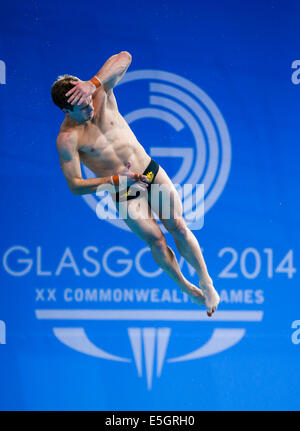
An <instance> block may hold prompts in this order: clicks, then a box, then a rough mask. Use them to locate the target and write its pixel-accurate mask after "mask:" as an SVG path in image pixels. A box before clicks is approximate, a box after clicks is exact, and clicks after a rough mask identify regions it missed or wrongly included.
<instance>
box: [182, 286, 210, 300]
mask: <svg viewBox="0 0 300 431" xmlns="http://www.w3.org/2000/svg"><path fill="white" fill-rule="evenodd" d="M186 287H187V290H185V292H186V293H187V294H188V295H189V297H190V298H191V300H192V301H193V302H195V304H197V305H205V296H204V293H203V291H202V290H201V289H199V288H198V287H196V286H194V284H192V283H189V284H188V286H186Z"/></svg>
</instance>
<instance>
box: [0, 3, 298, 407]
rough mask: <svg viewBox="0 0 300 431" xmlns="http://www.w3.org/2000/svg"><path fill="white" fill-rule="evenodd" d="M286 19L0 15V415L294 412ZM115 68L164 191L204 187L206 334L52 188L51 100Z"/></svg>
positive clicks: (74, 199) (167, 286)
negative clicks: (167, 184)
mask: <svg viewBox="0 0 300 431" xmlns="http://www.w3.org/2000/svg"><path fill="white" fill-rule="evenodd" d="M299 12H300V10H299V3H298V2H295V1H289V2H284V1H281V0H273V1H267V0H265V1H259V2H258V1H256V2H255V1H254V2H253V1H252V2H239V1H233V0H230V1H227V2H223V1H221V0H219V1H217V0H212V1H210V2H204V1H201V2H197V3H196V2H192V1H185V2H179V1H164V0H163V1H162V0H160V1H157V0H152V1H151V2H148V1H145V2H138V1H129V2H119V1H117V2H113V3H110V2H102V3H99V2H94V1H92V2H89V4H86V3H84V2H80V1H78V0H73V1H61V2H50V1H27V2H22V1H11V2H10V3H8V2H7V3H6V4H2V6H1V16H0V34H1V38H0V60H1V63H0V67H1V73H0V81H1V85H0V139H1V149H0V151H1V152H0V154H1V171H0V176H1V208H2V210H1V249H0V252H1V269H0V270H1V279H0V280H1V290H0V320H1V321H2V322H4V323H2V324H1V325H0V329H1V335H0V342H1V343H2V344H0V409H2V410H13V409H17V410H51V409H55V410H66V409H68V410H113V409H115V410H228V409H237V410H249V409H255V410H261V409H268V410H274V409H282V410H288V409H292V410H297V409H299V406H300V400H299V397H300V389H299V378H300V371H299V354H300V345H298V344H297V342H298V338H297V333H296V332H295V331H297V326H298V323H300V322H298V323H297V322H296V323H294V329H293V328H292V322H294V321H296V320H297V319H300V310H299V299H300V295H299V272H297V267H298V256H299V245H300V244H299V225H298V220H299V203H298V198H299V179H298V160H299V142H298V136H299V106H300V105H299V91H300V86H299V85H297V83H298V74H297V68H298V67H299V65H298V63H294V64H293V62H295V60H297V59H299V58H300V54H299V36H300V30H299V16H300V15H299ZM122 50H127V51H129V52H130V53H131V54H132V58H133V60H132V64H131V66H130V69H129V70H128V76H127V78H126V77H125V79H124V81H123V82H122V83H121V84H120V85H119V86H118V87H117V88H116V89H115V95H116V97H117V100H118V104H119V109H120V112H121V113H122V114H123V115H124V116H126V115H127V117H126V118H127V120H128V121H129V122H131V127H132V129H133V131H134V132H135V133H136V135H137V137H138V139H139V141H140V142H141V143H142V144H143V145H144V146H145V148H146V149H147V151H149V152H150V153H151V154H152V155H155V156H156V157H155V158H156V159H157V161H158V162H159V163H161V164H162V166H163V167H164V168H165V169H166V170H167V172H168V173H169V175H170V176H171V177H173V178H174V176H176V174H178V172H179V171H180V169H182V166H183V162H185V163H186V165H185V166H187V168H186V171H185V175H186V176H188V175H189V173H190V172H191V171H193V172H194V173H195V175H196V177H197V178H196V177H195V178H196V180H197V181H198V182H199V181H200V182H202V181H203V182H204V186H205V187H206V202H205V209H206V214H205V223H204V227H203V228H202V229H201V230H198V231H195V235H196V236H197V238H198V240H199V243H200V245H201V247H202V248H203V252H204V256H205V259H206V262H207V265H208V268H209V271H210V273H211V275H212V277H213V279H214V281H215V286H216V288H217V289H218V291H219V293H220V295H221V304H220V307H219V310H220V311H218V312H217V313H216V315H215V317H214V318H213V319H211V320H208V319H207V318H206V317H205V313H204V311H203V310H200V311H199V308H198V307H197V306H196V305H195V304H193V303H192V302H191V301H190V300H188V299H187V298H186V297H185V296H184V295H183V294H182V293H181V291H180V290H179V289H178V288H177V286H176V285H174V283H173V282H172V281H171V280H169V279H168V277H167V276H166V275H165V274H162V273H161V272H160V271H157V267H156V265H155V263H154V262H153V260H152V258H151V255H150V254H149V253H148V251H147V249H146V248H145V244H144V243H142V242H141V241H140V240H138V239H137V238H136V237H134V235H133V234H132V233H130V232H128V231H126V230H124V229H123V228H122V226H119V225H115V224H112V223H111V222H108V221H103V220H99V219H98V217H97V216H96V214H95V205H96V203H97V200H96V197H95V196H94V197H91V198H89V200H84V199H83V198H82V197H80V196H75V195H72V194H71V193H70V191H69V190H68V188H67V185H66V183H65V180H64V178H63V175H62V173H61V171H60V167H59V164H58V157H57V152H56V147H55V140H56V136H57V133H58V130H59V126H60V124H61V122H62V120H63V114H62V112H61V111H59V109H57V108H56V107H55V106H54V105H53V104H52V101H51V99H50V88H51V84H52V82H53V81H54V80H55V79H56V77H57V75H60V74H64V73H71V74H74V75H77V76H79V77H80V78H81V79H84V80H86V79H89V78H91V77H92V76H93V75H94V74H95V73H96V72H97V71H98V70H99V69H100V67H101V66H102V64H103V63H104V62H105V60H106V59H107V58H108V57H110V56H111V55H113V54H115V53H118V52H120V51H122ZM292 65H293V67H292ZM132 72H136V73H135V74H134V73H132ZM162 72H164V73H162ZM126 79H127V80H126ZM176 128H177V129H176ZM163 148H165V150H163ZM166 149H167V150H166ZM168 149H169V150H168ZM164 151H165V152H164ZM188 155H192V157H189V156H188ZM197 157H198V158H197ZM197 173H198V176H197ZM84 174H85V175H88V173H87V172H84ZM180 175H181V176H180V178H181V179H182V178H183V177H184V175H183V171H182V170H181V174H180ZM205 175H206V177H205ZM167 239H168V241H169V242H170V244H172V245H173V246H174V243H173V241H172V240H171V238H170V236H169V234H167ZM177 255H178V254H177ZM181 265H182V268H183V272H184V274H185V275H186V276H187V277H188V278H189V279H190V280H191V281H193V282H195V283H196V282H197V277H196V275H195V273H194V272H193V270H192V268H191V267H189V266H188V265H187V264H186V263H185V262H183V261H181ZM293 333H294V337H293V338H292V334H293ZM293 341H294V342H293ZM4 343H5V344H4Z"/></svg>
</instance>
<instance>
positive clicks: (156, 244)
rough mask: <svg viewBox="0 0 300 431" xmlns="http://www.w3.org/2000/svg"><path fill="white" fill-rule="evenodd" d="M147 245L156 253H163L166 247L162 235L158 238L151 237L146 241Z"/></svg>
mask: <svg viewBox="0 0 300 431" xmlns="http://www.w3.org/2000/svg"><path fill="white" fill-rule="evenodd" d="M146 242H147V244H148V245H149V247H150V248H151V249H153V248H154V249H156V250H158V251H163V250H164V248H165V247H166V239H165V237H164V236H163V234H161V235H158V236H151V237H149V238H147V240H146Z"/></svg>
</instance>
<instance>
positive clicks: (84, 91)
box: [65, 81, 96, 105]
mask: <svg viewBox="0 0 300 431" xmlns="http://www.w3.org/2000/svg"><path fill="white" fill-rule="evenodd" d="M71 84H74V86H73V88H71V90H69V91H68V92H67V93H66V94H65V96H66V97H69V98H68V103H71V105H74V104H75V103H77V105H80V104H81V103H82V102H83V101H84V100H85V99H86V98H87V97H90V96H91V95H92V94H93V93H95V91H96V86H95V85H94V84H93V83H92V82H91V81H71Z"/></svg>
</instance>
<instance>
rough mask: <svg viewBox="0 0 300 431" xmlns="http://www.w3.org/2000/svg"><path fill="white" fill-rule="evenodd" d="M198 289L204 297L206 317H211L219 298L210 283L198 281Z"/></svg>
mask: <svg viewBox="0 0 300 431" xmlns="http://www.w3.org/2000/svg"><path fill="white" fill-rule="evenodd" d="M199 287H200V289H201V290H202V292H203V295H204V305H205V306H206V312H207V315H208V316H209V317H211V316H212V315H213V313H214V312H215V311H216V309H217V307H218V305H219V302H220V297H219V295H218V292H217V291H216V289H215V288H214V285H213V282H212V281H209V282H206V283H204V282H201V281H200V282H199Z"/></svg>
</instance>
